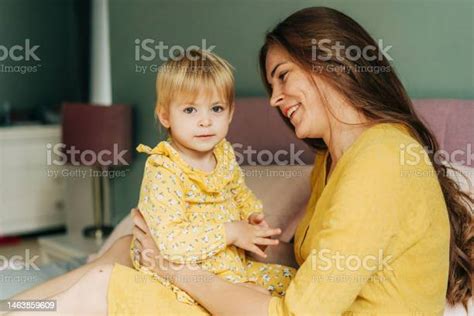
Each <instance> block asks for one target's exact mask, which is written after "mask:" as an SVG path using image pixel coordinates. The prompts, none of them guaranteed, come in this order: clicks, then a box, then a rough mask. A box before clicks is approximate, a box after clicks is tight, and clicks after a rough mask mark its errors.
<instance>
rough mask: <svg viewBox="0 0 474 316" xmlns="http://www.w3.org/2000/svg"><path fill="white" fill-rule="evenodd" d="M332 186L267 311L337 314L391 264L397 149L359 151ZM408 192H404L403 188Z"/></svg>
mask: <svg viewBox="0 0 474 316" xmlns="http://www.w3.org/2000/svg"><path fill="white" fill-rule="evenodd" d="M346 166H347V167H345V169H344V170H339V171H343V172H342V173H341V176H339V178H337V179H334V180H336V181H335V183H333V184H335V186H333V187H332V188H331V189H330V190H331V191H330V192H328V193H330V195H331V196H330V198H329V202H328V205H327V209H325V210H318V211H322V212H323V213H324V217H323V218H322V221H321V223H322V224H321V229H319V230H318V231H317V232H316V233H314V234H308V236H306V237H305V239H306V240H307V241H306V242H309V243H310V245H311V249H312V250H311V253H310V254H309V255H308V256H307V257H306V260H305V261H304V262H303V264H302V265H301V266H300V268H299V269H298V272H297V273H296V275H295V278H294V279H293V280H292V282H291V284H290V286H289V287H288V289H287V292H286V295H285V297H283V298H277V297H273V298H272V299H271V301H270V305H269V315H307V314H317V315H340V314H342V313H343V312H344V311H346V310H347V309H348V308H349V307H350V306H351V304H352V303H353V302H354V300H355V299H356V297H357V295H358V294H359V293H360V291H361V289H362V287H364V285H365V284H366V283H367V282H368V281H370V279H371V278H373V277H376V276H375V275H376V274H377V273H378V272H380V271H382V270H383V271H387V270H390V269H392V268H391V267H390V259H391V254H390V253H388V252H387V245H388V244H389V241H390V240H391V238H393V237H394V235H395V234H396V232H397V223H398V222H399V219H398V217H399V215H397V214H399V210H400V209H401V208H403V207H404V205H403V204H402V203H403V202H400V201H403V200H405V199H406V196H405V197H403V193H402V192H403V188H402V187H403V186H402V184H403V180H401V177H400V173H399V169H400V163H399V161H398V153H397V152H396V151H394V150H393V148H388V146H387V147H384V146H383V145H377V146H376V148H372V150H369V151H367V152H364V153H359V154H358V155H357V156H356V157H355V158H353V159H352V160H351V161H350V162H349V163H348V164H346ZM405 192H406V191H405Z"/></svg>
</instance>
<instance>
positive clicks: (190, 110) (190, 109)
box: [183, 106, 196, 114]
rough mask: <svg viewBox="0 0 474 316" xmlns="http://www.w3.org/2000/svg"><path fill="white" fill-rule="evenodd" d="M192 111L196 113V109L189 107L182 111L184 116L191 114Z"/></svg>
mask: <svg viewBox="0 0 474 316" xmlns="http://www.w3.org/2000/svg"><path fill="white" fill-rule="evenodd" d="M194 111H196V109H195V108H193V107H192V106H189V107H187V108H185V109H184V110H183V112H184V113H186V114H192V113H193V112H194Z"/></svg>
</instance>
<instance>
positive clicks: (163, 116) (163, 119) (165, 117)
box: [157, 108, 170, 128]
mask: <svg viewBox="0 0 474 316" xmlns="http://www.w3.org/2000/svg"><path fill="white" fill-rule="evenodd" d="M157 114H158V119H159V120H160V123H161V125H163V126H164V127H165V128H170V118H169V112H168V111H167V110H165V109H163V108H159V109H158V113H157Z"/></svg>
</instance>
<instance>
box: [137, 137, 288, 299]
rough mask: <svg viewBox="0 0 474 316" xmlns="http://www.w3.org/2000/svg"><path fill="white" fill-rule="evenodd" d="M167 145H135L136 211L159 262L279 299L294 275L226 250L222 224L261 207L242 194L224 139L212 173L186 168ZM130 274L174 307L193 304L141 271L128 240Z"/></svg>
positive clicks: (235, 249) (163, 281)
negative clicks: (141, 161) (165, 291)
mask: <svg viewBox="0 0 474 316" xmlns="http://www.w3.org/2000/svg"><path fill="white" fill-rule="evenodd" d="M171 142H172V140H171V139H168V141H162V142H160V143H159V144H158V145H157V146H156V147H155V148H150V147H148V146H145V145H139V146H138V147H137V150H138V151H139V152H143V153H147V154H149V155H150V156H149V157H148V159H147V161H146V163H145V171H144V175H143V181H142V185H141V191H140V199H139V203H138V207H139V209H140V211H141V213H142V214H143V216H144V218H145V220H146V222H147V224H148V227H149V228H150V231H151V233H152V236H153V238H154V240H155V242H156V244H157V246H158V248H159V250H160V253H161V254H162V256H163V257H164V258H165V259H167V260H169V261H171V262H174V263H180V264H182V263H188V262H193V263H197V264H198V265H199V266H200V267H201V268H202V269H204V270H207V271H210V272H213V273H214V274H216V275H217V276H219V277H222V278H224V279H226V280H228V281H230V282H232V283H244V282H251V283H255V284H259V285H261V286H263V287H265V288H266V289H268V290H269V291H270V293H271V294H272V295H274V296H278V297H281V296H283V295H284V294H285V290H286V288H287V286H288V284H289V282H290V280H291V279H292V277H293V276H294V274H295V269H293V268H290V267H285V266H282V265H278V264H264V263H260V262H255V261H251V260H248V259H247V258H246V256H245V252H244V250H243V249H240V248H238V247H235V246H233V245H230V246H227V245H226V236H225V229H224V223H226V222H231V221H239V220H247V219H248V217H249V216H250V214H252V213H254V212H262V204H261V202H260V201H259V200H258V199H257V198H256V197H255V195H254V194H253V193H252V192H251V191H250V190H249V189H248V188H247V186H246V185H245V182H244V176H243V172H242V170H241V169H240V167H239V165H238V163H237V161H236V159H235V154H234V151H233V148H232V145H231V144H230V143H229V142H227V141H226V140H225V139H224V140H222V141H221V142H219V143H218V144H217V145H216V147H215V149H214V156H215V158H216V160H217V164H216V167H215V169H214V170H213V171H212V172H205V171H202V170H198V169H196V168H193V167H192V166H190V165H189V164H188V163H187V162H185V161H184V160H183V159H182V158H181V157H180V155H179V153H178V152H177V151H176V150H175V149H174V148H173V147H172V146H171ZM131 256H132V261H133V265H134V267H135V269H137V270H139V271H141V272H144V273H146V274H148V275H151V276H152V277H153V279H155V280H157V281H159V282H160V283H161V284H163V285H164V286H166V287H168V288H169V289H171V290H172V291H173V292H174V293H175V295H176V298H177V300H178V301H180V302H183V303H187V304H197V302H195V301H194V300H193V299H192V298H191V297H190V296H189V295H188V294H187V293H186V292H184V291H182V290H181V289H179V288H178V287H176V286H174V285H173V284H171V283H170V282H169V281H168V280H166V279H164V278H161V277H160V276H158V275H156V274H155V273H153V272H152V271H151V270H149V269H147V268H146V267H144V266H141V265H140V263H139V260H138V252H137V249H136V247H135V242H134V240H133V241H132V244H131Z"/></svg>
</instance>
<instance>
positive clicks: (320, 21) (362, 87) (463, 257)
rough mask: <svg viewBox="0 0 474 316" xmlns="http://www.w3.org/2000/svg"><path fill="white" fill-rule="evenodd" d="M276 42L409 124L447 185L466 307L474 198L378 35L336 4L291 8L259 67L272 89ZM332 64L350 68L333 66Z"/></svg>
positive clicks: (456, 281)
mask: <svg viewBox="0 0 474 316" xmlns="http://www.w3.org/2000/svg"><path fill="white" fill-rule="evenodd" d="M323 40H326V42H325V43H328V41H329V42H330V43H331V44H334V43H337V42H339V43H340V44H342V46H343V47H344V49H343V50H342V52H341V50H340V49H339V54H338V52H337V51H336V47H328V46H324V47H323V49H318V48H319V47H318V46H316V49H315V45H317V43H324V41H323ZM322 41H323V42H322ZM352 45H355V46H356V47H358V48H359V49H361V50H362V49H363V48H364V47H369V45H370V46H372V47H374V50H373V51H372V54H371V55H374V56H377V58H375V59H373V60H368V58H357V59H355V58H345V56H346V57H347V56H351V55H346V52H347V50H346V49H345V48H349V47H351V46H352ZM273 46H277V47H280V48H283V49H284V50H285V51H286V52H288V53H289V55H290V57H291V58H292V59H293V60H294V61H295V62H296V63H297V64H299V65H300V66H302V67H303V69H305V70H307V71H308V73H313V74H314V73H315V71H316V72H317V74H316V75H317V76H319V78H322V79H323V80H325V82H327V83H329V84H330V85H331V86H332V87H333V88H335V89H336V91H337V92H338V93H340V94H341V95H342V96H344V97H345V98H346V99H347V100H348V101H349V102H350V104H351V105H353V106H354V107H357V108H358V109H359V110H360V111H362V113H363V114H365V116H366V117H367V118H369V120H370V121H371V122H374V123H382V122H393V123H401V124H404V125H405V126H406V127H408V128H409V130H410V132H411V133H412V135H413V136H414V137H415V138H416V139H417V141H418V142H419V143H420V144H422V146H423V147H424V148H425V149H426V151H427V153H428V155H429V157H430V160H431V162H432V164H433V167H434V168H435V171H436V173H437V176H438V180H439V183H440V185H441V189H442V191H443V195H444V199H445V201H446V206H447V209H448V213H449V221H450V226H451V227H450V228H451V236H450V237H451V238H450V257H449V260H450V262H449V279H448V290H447V294H446V298H447V301H448V302H449V303H450V304H453V305H454V304H455V303H458V302H461V303H462V304H463V305H464V307H465V308H467V302H468V300H469V298H470V297H472V287H473V285H472V274H473V261H474V258H473V256H474V253H473V248H474V246H473V245H474V224H473V222H474V221H473V210H472V207H471V205H472V203H474V199H473V198H472V197H470V196H469V195H468V194H467V193H464V192H462V191H461V190H460V187H459V186H458V184H457V183H456V182H454V181H453V180H452V179H451V178H449V177H448V174H447V170H448V169H452V168H451V167H450V166H448V164H447V161H444V162H443V161H439V159H434V157H435V156H434V154H435V153H437V152H438V149H439V145H438V143H437V141H436V139H435V137H434V136H433V134H432V132H431V131H430V130H429V129H428V128H427V127H426V125H425V124H424V123H423V122H422V121H421V120H420V119H419V117H418V116H417V115H416V113H415V111H414V110H413V105H412V102H411V100H410V98H409V97H408V94H407V92H406V91H405V88H404V87H403V85H402V83H401V82H400V80H399V79H398V77H397V75H396V73H395V71H394V70H393V68H392V66H391V65H390V63H389V61H388V60H387V58H386V56H385V55H383V54H381V53H380V50H379V47H378V45H377V44H376V42H375V41H374V39H373V38H372V37H371V36H370V35H369V34H368V33H367V31H366V30H365V29H364V28H362V26H360V25H359V24H358V23H357V22H355V21H354V20H353V19H351V18H350V17H348V16H347V15H345V14H343V13H341V12H339V11H337V10H334V9H330V8H325V7H313V8H306V9H303V10H300V11H298V12H296V13H294V14H292V15H291V16H289V17H288V18H286V19H285V20H284V21H282V22H280V23H279V24H278V25H277V26H276V27H275V28H274V29H273V30H272V31H270V32H269V33H267V35H266V37H265V43H264V45H263V46H262V48H261V50H260V72H261V75H262V79H263V82H264V84H265V86H266V89H267V91H268V92H269V94H271V87H270V85H269V84H268V82H267V80H266V71H265V62H266V57H267V52H268V50H269V48H270V47H273ZM321 57H323V58H321ZM341 57H342V58H341ZM371 59H372V58H371ZM360 67H365V68H362V69H366V71H358V69H361V68H360ZM330 69H333V70H334V69H340V70H348V69H350V70H351V71H328V70H330ZM376 69H377V71H375V70H376ZM380 70H382V71H380ZM315 87H316V86H315ZM279 112H280V111H279ZM280 114H281V113H280ZM282 118H283V119H284V120H285V122H286V123H287V124H288V125H289V126H290V127H292V125H291V123H289V121H288V119H287V118H286V117H284V116H283V115H282ZM305 141H306V142H307V143H308V144H309V145H311V146H312V147H314V148H326V145H325V144H324V142H323V141H322V139H305ZM454 171H455V172H457V171H456V170H454ZM468 183H469V182H468Z"/></svg>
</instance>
